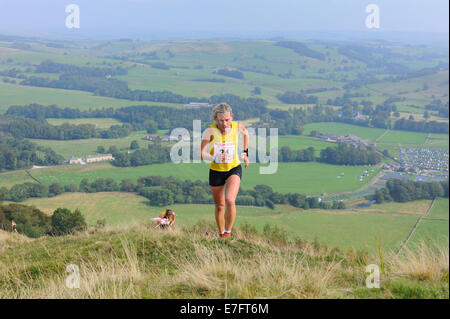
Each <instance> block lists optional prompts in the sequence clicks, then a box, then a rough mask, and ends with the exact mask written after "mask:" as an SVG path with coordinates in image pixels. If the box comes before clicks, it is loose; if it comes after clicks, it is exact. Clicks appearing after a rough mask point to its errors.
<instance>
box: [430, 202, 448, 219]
mask: <svg viewBox="0 0 450 319" xmlns="http://www.w3.org/2000/svg"><path fill="white" fill-rule="evenodd" d="M448 202H449V200H448V198H436V201H435V202H434V206H433V208H432V209H431V211H430V213H429V214H428V216H427V217H429V218H444V219H447V220H448V219H449V210H448V208H449V207H448Z"/></svg>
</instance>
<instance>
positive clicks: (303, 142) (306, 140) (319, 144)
mask: <svg viewBox="0 0 450 319" xmlns="http://www.w3.org/2000/svg"><path fill="white" fill-rule="evenodd" d="M283 146H289V147H290V148H291V150H300V149H307V148H308V147H314V149H315V154H314V155H315V156H316V157H319V156H320V150H323V149H325V148H327V147H330V146H336V144H335V143H329V142H324V141H322V140H320V139H318V138H315V137H310V136H305V135H297V136H296V135H280V136H279V137H278V148H281V147H283Z"/></svg>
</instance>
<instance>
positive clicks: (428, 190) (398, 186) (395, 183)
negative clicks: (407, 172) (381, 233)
mask: <svg viewBox="0 0 450 319" xmlns="http://www.w3.org/2000/svg"><path fill="white" fill-rule="evenodd" d="M448 196H449V193H448V179H447V180H445V181H441V182H430V183H427V182H422V181H418V182H414V181H410V180H399V179H390V180H388V181H387V182H386V187H385V188H382V189H377V190H376V192H375V194H374V195H373V196H372V199H373V200H375V201H376V202H377V203H378V204H381V203H383V202H391V201H395V202H409V201H414V200H421V199H435V198H436V197H445V198H448Z"/></svg>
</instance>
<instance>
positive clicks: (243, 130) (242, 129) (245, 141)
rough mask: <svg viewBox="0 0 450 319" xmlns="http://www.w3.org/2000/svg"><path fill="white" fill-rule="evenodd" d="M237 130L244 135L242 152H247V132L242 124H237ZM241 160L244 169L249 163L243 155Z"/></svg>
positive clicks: (245, 155)
mask: <svg viewBox="0 0 450 319" xmlns="http://www.w3.org/2000/svg"><path fill="white" fill-rule="evenodd" d="M238 128H239V133H241V134H242V135H244V150H248V131H247V129H246V128H245V126H244V124H242V123H241V122H238ZM242 159H243V160H244V161H245V168H247V167H248V163H249V161H248V156H247V154H245V153H243V154H242Z"/></svg>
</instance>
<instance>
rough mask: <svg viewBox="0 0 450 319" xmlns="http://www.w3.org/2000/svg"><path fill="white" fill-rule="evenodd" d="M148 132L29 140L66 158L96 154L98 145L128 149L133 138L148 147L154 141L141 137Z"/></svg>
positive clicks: (140, 144)
mask: <svg viewBox="0 0 450 319" xmlns="http://www.w3.org/2000/svg"><path fill="white" fill-rule="evenodd" d="M63 122H64V121H63ZM80 122H82V119H80ZM106 122H108V121H106ZM106 122H105V123H106ZM101 123H102V122H101ZM103 125H106V124H103ZM147 134H148V133H147V132H146V131H133V132H131V134H130V135H128V136H127V137H123V138H90V139H82V140H67V141H66V140H61V141H56V140H41V139H28V140H29V141H31V142H33V143H36V144H37V145H40V146H45V147H51V148H52V149H53V150H54V151H55V152H56V153H57V154H60V155H62V156H63V157H64V158H65V159H69V158H70V157H71V156H75V157H82V156H86V155H94V154H96V153H97V146H103V147H104V148H105V150H106V151H108V148H109V147H110V146H117V147H118V148H119V149H127V148H129V147H130V144H131V141H133V140H136V141H138V144H139V146H140V147H141V148H147V145H148V144H149V143H153V142H150V141H147V140H142V139H141V138H142V137H144V136H145V135H147Z"/></svg>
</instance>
